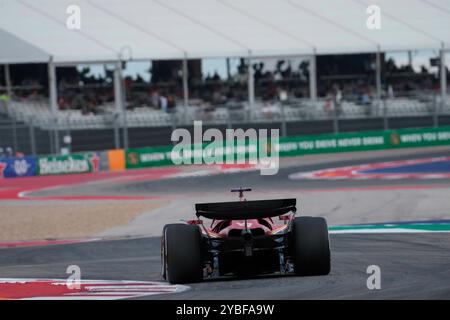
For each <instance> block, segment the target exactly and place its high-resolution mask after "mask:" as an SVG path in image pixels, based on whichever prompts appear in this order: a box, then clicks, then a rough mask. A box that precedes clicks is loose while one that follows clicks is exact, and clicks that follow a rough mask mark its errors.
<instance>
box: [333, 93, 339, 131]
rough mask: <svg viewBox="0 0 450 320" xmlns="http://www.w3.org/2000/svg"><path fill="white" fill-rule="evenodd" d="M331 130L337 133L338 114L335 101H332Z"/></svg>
mask: <svg viewBox="0 0 450 320" xmlns="http://www.w3.org/2000/svg"><path fill="white" fill-rule="evenodd" d="M333 131H334V133H335V134H338V133H339V114H338V105H337V102H336V101H334V102H333Z"/></svg>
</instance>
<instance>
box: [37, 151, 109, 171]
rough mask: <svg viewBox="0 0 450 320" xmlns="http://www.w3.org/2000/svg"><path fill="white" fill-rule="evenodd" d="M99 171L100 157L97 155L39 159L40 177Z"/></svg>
mask: <svg viewBox="0 0 450 320" xmlns="http://www.w3.org/2000/svg"><path fill="white" fill-rule="evenodd" d="M99 169H100V157H99V156H98V154H97V153H95V152H93V153H85V154H73V155H67V156H53V157H39V158H38V171H37V174H38V175H40V176H45V175H56V174H72V173H88V172H97V171H99Z"/></svg>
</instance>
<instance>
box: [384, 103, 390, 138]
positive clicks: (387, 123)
mask: <svg viewBox="0 0 450 320" xmlns="http://www.w3.org/2000/svg"><path fill="white" fill-rule="evenodd" d="M383 128H384V130H389V118H388V109H387V99H384V101H383Z"/></svg>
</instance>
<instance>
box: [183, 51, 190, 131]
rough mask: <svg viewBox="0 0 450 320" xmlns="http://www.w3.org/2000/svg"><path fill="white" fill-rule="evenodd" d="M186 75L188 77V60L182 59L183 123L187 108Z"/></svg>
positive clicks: (187, 87)
mask: <svg viewBox="0 0 450 320" xmlns="http://www.w3.org/2000/svg"><path fill="white" fill-rule="evenodd" d="M188 77H189V68H188V61H187V59H183V101H184V112H183V113H184V116H183V122H184V123H185V124H187V123H186V120H187V110H188V106H189V83H188Z"/></svg>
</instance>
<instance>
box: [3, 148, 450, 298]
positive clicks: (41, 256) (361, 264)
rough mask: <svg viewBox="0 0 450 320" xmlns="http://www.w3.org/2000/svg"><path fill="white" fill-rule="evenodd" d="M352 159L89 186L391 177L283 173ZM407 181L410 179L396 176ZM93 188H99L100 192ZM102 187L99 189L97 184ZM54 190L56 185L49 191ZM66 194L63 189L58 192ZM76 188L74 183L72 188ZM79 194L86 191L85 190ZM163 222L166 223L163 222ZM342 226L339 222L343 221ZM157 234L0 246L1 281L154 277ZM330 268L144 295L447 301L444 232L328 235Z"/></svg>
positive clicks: (449, 283)
mask: <svg viewBox="0 0 450 320" xmlns="http://www.w3.org/2000/svg"><path fill="white" fill-rule="evenodd" d="M448 155H449V152H439V153H430V152H424V153H422V154H417V155H415V156H414V157H411V156H389V157H385V158H378V159H377V160H376V161H377V162H381V161H391V160H402V159H411V158H414V159H419V158H427V157H435V156H448ZM367 162H370V161H367V160H352V161H340V162H334V163H326V164H318V165H305V166H293V167H287V168H283V169H280V173H279V174H278V175H276V176H273V177H271V176H269V177H262V176H260V175H259V172H245V173H238V174H226V175H221V176H213V177H192V178H180V179H169V180H164V181H151V182H137V183H127V184H123V185H119V186H103V187H102V186H101V185H95V186H89V188H92V190H89V191H92V192H95V191H97V192H100V193H102V192H105V190H106V191H108V192H111V191H114V192H116V193H117V194H141V193H142V194H152V195H154V194H164V195H168V194H169V195H172V196H173V195H177V194H180V195H183V194H184V193H186V192H188V193H189V194H191V195H195V194H198V195H201V194H202V193H207V192H213V191H223V190H228V189H229V188H230V187H235V186H250V187H256V186H257V187H259V188H264V189H267V190H277V189H290V188H302V189H311V190H315V189H323V188H345V187H348V188H355V187H356V188H358V187H372V186H386V185H391V184H392V182H390V181H380V180H364V181H349V180H342V181H301V182H299V181H294V180H289V179H287V176H288V175H289V174H292V173H295V172H300V171H310V170H318V169H323V168H331V167H337V166H347V165H356V164H363V163H367ZM395 184H396V185H400V186H401V185H410V184H411V181H407V180H399V181H395ZM414 184H415V185H434V186H436V185H437V186H440V187H444V188H445V187H447V186H449V185H450V181H448V180H446V179H443V180H417V181H414ZM99 188H100V189H99ZM101 188H103V189H101ZM56 192H61V190H59V191H56ZM64 192H67V190H64ZM72 192H73V193H75V194H76V193H77V190H76V188H75V189H74V190H72ZM85 192H86V189H85ZM168 223H170V221H168ZM343 223H345V221H343ZM159 246H160V243H159V238H157V237H151V238H141V239H124V240H114V241H98V242H87V243H79V244H66V245H53V246H46V247H31V248H13V249H2V250H0V276H1V277H2V278H61V279H65V278H67V274H66V273H65V272H66V268H67V266H68V265H72V264H76V265H79V266H80V267H81V270H82V276H83V278H84V279H102V280H143V281H147V280H153V281H160V280H161V277H160V248H159ZM331 251H332V271H331V274H330V275H329V276H324V277H296V276H262V277H257V278H253V279H233V278H231V279H230V278H227V279H219V280H207V281H205V282H202V283H198V284H191V285H190V286H191V288H192V289H191V290H189V291H186V292H183V293H178V294H172V295H164V296H151V297H144V298H148V299H159V298H160V299H353V298H358V299H359V298H362V299H412V298H416V299H417V298H419V299H421V298H425V299H450V254H449V252H450V233H411V234H408V233H403V234H391V233H383V234H333V235H331ZM370 265H377V266H379V267H380V268H381V289H380V290H369V289H368V288H367V285H366V281H367V278H368V277H369V274H367V273H366V270H367V267H368V266H370Z"/></svg>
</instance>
